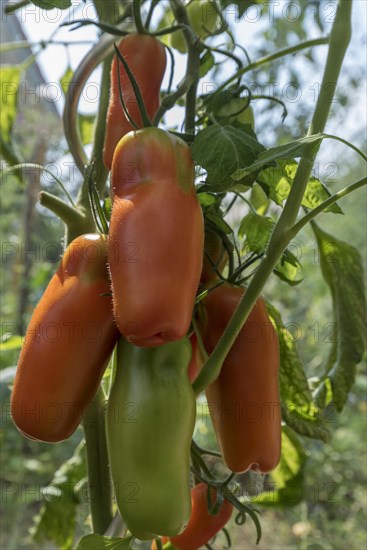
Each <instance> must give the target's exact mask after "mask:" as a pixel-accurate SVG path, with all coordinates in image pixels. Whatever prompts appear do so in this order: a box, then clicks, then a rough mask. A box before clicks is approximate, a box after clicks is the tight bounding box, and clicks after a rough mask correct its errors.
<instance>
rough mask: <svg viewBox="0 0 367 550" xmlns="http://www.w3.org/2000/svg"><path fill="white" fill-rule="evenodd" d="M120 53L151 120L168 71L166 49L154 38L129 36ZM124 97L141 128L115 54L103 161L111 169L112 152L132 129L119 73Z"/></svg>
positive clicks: (122, 69)
mask: <svg viewBox="0 0 367 550" xmlns="http://www.w3.org/2000/svg"><path fill="white" fill-rule="evenodd" d="M118 48H119V51H120V53H121V55H122V56H123V57H124V58H125V59H126V62H127V63H128V65H129V68H130V69H131V71H132V73H133V75H134V77H135V80H136V81H137V84H138V86H139V89H140V92H141V95H142V98H143V101H144V105H145V108H146V110H147V113H148V116H149V117H150V118H151V119H152V118H153V117H154V115H155V113H156V111H157V109H158V107H159V94H160V88H161V85H162V80H163V77H164V73H165V70H166V62H167V60H166V49H165V47H164V46H163V44H162V43H161V42H159V40H157V39H156V38H154V36H149V35H147V34H129V35H127V36H125V37H124V38H123V39H122V40H121V41H120V43H119V46H118ZM118 68H119V71H120V82H121V90H122V96H123V99H124V102H125V105H126V107H127V110H128V112H129V114H130V116H131V117H132V119H133V120H134V122H135V123H136V124H137V125H138V126H140V127H141V126H142V121H141V116H140V111H139V106H138V103H137V101H136V97H135V94H134V90H133V88H132V85H131V82H130V80H129V77H128V75H127V73H126V71H125V69H124V67H123V65H122V63H121V61H120V60H118V59H117V56H116V55H115V57H114V59H113V61H112V67H111V91H110V101H109V106H108V112H107V125H106V136H105V144H104V150H103V161H104V164H105V165H106V167H107V168H108V169H109V170H110V169H111V164H112V158H113V153H114V151H115V148H116V145H117V144H118V142H119V141H120V139H121V138H122V137H123V136H124V135H125V134H127V133H128V132H130V131H131V130H133V129H134V128H133V126H132V125H131V124H130V122H129V121H128V119H127V118H126V116H125V113H124V111H123V109H122V106H121V103H120V94H119V84H118V72H117V69H118Z"/></svg>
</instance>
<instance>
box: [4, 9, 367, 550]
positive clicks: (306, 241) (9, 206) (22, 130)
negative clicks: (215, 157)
mask: <svg viewBox="0 0 367 550" xmlns="http://www.w3.org/2000/svg"><path fill="white" fill-rule="evenodd" d="M356 3H358V2H356ZM2 4H3V5H2V6H1V7H2V9H4V6H5V4H6V3H4V2H2ZM294 4H296V5H297V6H298V7H299V8H300V14H299V16H298V17H297V18H296V19H294V20H290V19H289V18H288V19H287V18H285V17H282V16H279V17H275V18H273V17H269V9H270V8H269V6H271V2H270V3H269V2H261V1H260V0H258V1H257V2H256V1H250V0H237V2H233V1H231V0H221V5H222V8H223V10H225V9H228V8H236V9H237V10H238V11H237V16H238V18H239V19H240V18H241V17H243V16H244V15H245V14H246V13H248V14H250V12H249V11H247V12H246V10H250V9H252V8H254V6H256V5H260V6H261V8H262V10H263V11H262V17H261V20H260V22H259V24H258V31H257V33H256V40H254V41H253V43H251V44H245V46H246V48H247V51H248V53H249V55H250V56H251V59H257V58H259V57H261V56H263V55H267V54H268V53H269V52H272V51H275V50H277V49H280V48H283V47H286V46H287V45H291V44H294V43H296V42H298V41H301V40H305V39H307V38H310V37H314V36H318V35H320V34H323V33H324V32H326V31H327V30H328V29H329V28H330V25H329V19H328V16H330V13H329V11H328V9H331V8H332V5H333V3H330V2H328V3H327V2H324V1H323V0H314V1H306V0H298V1H297V2H295V3H294ZM328 5H330V6H331V8H330V6H329V8H328ZM16 17H17V16H16V15H12V16H11V18H10V16H8V23H7V25H8V26H7V29H5V27H6V25H5V24H3V23H2V31H7V39H6V40H7V41H10V40H13V39H19V38H22V36H19V33H20V34H21V33H22V29H21V26H20V23H19V21H18V20H16V19H15V18H16ZM229 23H230V21H229ZM11 28H13V30H14V29H15V28H16V30H17V33H18V34H17V36H16V37H15V38H14V37H13V38H11V37H10V36H11ZM9 33H10V34H9ZM4 41H5V40H4ZM241 42H242V43H243V41H241ZM363 44H365V35H364V32H363V29H362V30H361V27H360V26H359V27H357V30H356V33H355V35H354V37H353V41H352V44H351V46H350V51H349V53H348V57H347V61H346V65H345V67H344V68H343V73H342V75H343V77H342V86H340V89H339V90H338V94H337V100H336V102H335V104H334V105H333V108H332V113H331V118H330V122H329V127H330V128H331V130H330V132H333V131H334V133H338V134H339V135H343V121H344V120H348V118H349V119H350V118H353V120H355V125H354V128H353V136H352V137H351V138H350V139H352V141H353V142H354V143H355V144H356V145H357V146H360V147H361V146H363V143H364V141H365V137H366V134H365V132H366V130H365V124H364V122H365V120H364V119H363V117H362V118H359V117H358V114H357V116H356V112H359V108H360V107H361V104H359V107H358V102H359V101H360V100H361V97H363V91H364V89H365V80H364V79H363V78H361V76H363V75H364V76H365V72H364V71H365V65H364V61H363V56H360V57H357V58H356V52H360V51H361V49H362V47H363ZM323 51H325V50H323ZM21 52H23V53H21ZM28 54H29V52H28ZM7 55H8V57H7ZM25 57H26V53H25V52H24V51H21V50H16V51H12V52H10V53H7V54H2V64H19V63H22V62H24V59H25ZM323 61H324V57H323V55H322V54H320V53H319V50H318V49H314V50H307V51H305V52H302V53H300V54H298V55H297V56H295V57H292V58H291V60H289V59H287V61H286V62H285V60H284V59H281V60H278V61H276V62H274V63H272V64H270V65H265V66H262V67H261V69H258V70H256V71H255V72H253V73H251V77H250V79H251V80H250V82H249V83H248V84H249V85H251V86H252V87H253V86H254V85H255V84H256V85H257V86H260V88H261V86H262V88H261V92H262V93H266V91H265V88H266V87H269V85H270V84H271V83H272V84H273V85H274V86H275V83H279V84H277V86H278V89H281V87H282V83H285V84H287V83H292V85H293V87H294V90H296V91H297V90H301V91H303V92H305V91H308V92H309V86H310V75H312V80H311V82H312V83H313V82H314V81H317V76H316V75H319V77H320V75H321V74H322V67H323ZM216 73H217V75H220V74H221V69H220V68H215V69H214V70H213V73H212V75H213V79H214V78H215V75H216ZM40 78H42V73H41V70H40V68H39V67H38V66H37V64H36V63H33V64H32V65H31V66H30V67H28V68H27V69H26V71H25V72H23V74H22V79H23V81H24V82H26V83H28V84H29V85H31V84H32V83H34V82H35V81H38V82H40ZM319 80H320V78H319ZM41 81H42V80H41ZM274 90H276V88H274ZM311 91H312V90H311ZM254 93H255V92H254ZM312 96H313V94H312V93H308V94H307V93H303V97H302V98H300V99H299V100H298V101H294V100H293V99H292V100H289V99H287V97H284V96H283V97H282V99H283V100H284V101H285V103H286V106H287V108H288V112H289V114H288V117H287V118H286V119H285V122H284V124H282V120H281V114H282V113H281V111H282V110H281V107H280V106H279V105H277V104H276V103H272V102H267V101H264V100H258V101H256V102H255V103H254V111H255V121H256V131H257V134H258V136H259V139H260V140H261V141H262V142H263V143H264V144H265V145H269V144H272V145H273V144H275V143H278V144H280V143H285V142H287V141H290V140H291V139H292V138H297V137H299V136H301V135H303V134H304V133H305V131H306V129H307V126H308V123H309V120H310V116H311V113H312V108H313V105H314V101H313V100H312ZM292 97H293V98H294V97H295V96H292ZM36 103H37V105H36V108H35V103H34V102H33V103H32V101H28V100H27V101H26V102H25V101H23V102H22V101H19V102H18V105H17V112H16V119H15V121H14V136H13V144H14V150H16V152H17V155H19V159H20V161H21V160H22V159H26V160H27V161H30V162H38V163H40V164H42V163H47V162H53V161H57V159H59V158H60V157H62V156H63V155H64V154H65V151H66V144H65V141H64V139H63V137H62V135H63V134H62V125H61V120H60V115H59V113H58V111H57V110H56V109H50V108H49V105H48V104H47V103H46V102H44V101H43V102H42V101H41V102H36ZM330 143H332V145H330ZM2 159H3V160H4V161H7V160H8V157H7V151H6V150H4V149H2ZM330 163H331V164H330ZM329 164H330V166H329ZM325 166H326V168H325ZM334 169H335V170H334ZM315 171H316V172H317V174H316V175H317V176H318V177H320V179H325V176H328V174H330V173H332V174H333V178H329V181H328V187H329V189H330V190H331V191H336V190H337V189H341V188H342V187H344V186H345V185H347V184H348V183H351V182H354V181H356V180H357V179H359V178H361V177H363V175H364V174H365V169H364V167H363V166H362V163H361V162H360V160H359V159H358V157H356V156H355V155H354V154H353V153H351V152H350V151H348V150H346V148H343V149H342V148H341V146H340V145H339V144H335V142H329V145H325V146H323V149H322V151H321V154H320V164H319V165H317V166H316V167H315ZM323 176H324V177H323ZM334 176H335V177H334ZM64 183H66V184H68V182H64ZM74 183H75V182H74ZM41 185H42V188H46V189H47V190H49V191H50V192H55V191H56V193H57V192H58V190H57V188H56V186H55V183H54V182H51V181H50V180H46V179H45V178H44V177H43V178H41V177H40V174H39V172H37V171H35V173H34V175H33V178H32V176H31V175H29V173H27V177H26V181H22V183H20V182H19V179H18V178H17V176H16V175H6V177H5V178H3V179H2V182H1V195H2V206H1V218H0V220H1V221H0V230H1V235H2V242H3V253H2V263H1V268H0V269H1V271H0V275H1V282H2V319H1V321H2V335H1V336H2V344H1V346H2V347H1V356H0V361H1V363H0V366H1V388H0V389H1V406H2V418H1V421H2V426H1V447H2V454H1V488H2V502H1V517H2V522H1V526H2V527H1V533H0V547H1V548H4V549H15V548H17V549H20V548H29V549H32V548H39V547H40V546H43V547H44V548H49V549H51V548H58V547H63V548H71V547H72V542H71V541H72V540H73V537H74V532H73V530H74V512H76V532H75V540H76V539H77V538H78V537H79V536H80V535H82V534H87V533H88V532H89V523H88V522H89V519H88V503H87V498H86V493H85V490H84V484H85V464H84V461H83V450H82V449H80V450H78V452H77V455H76V456H75V457H74V458H73V459H72V462H71V466H70V464H69V463H67V466H62V465H63V463H64V462H65V461H66V460H68V459H70V457H72V455H73V453H74V449H75V447H76V446H77V445H78V444H79V442H80V441H81V440H82V431H81V429H78V431H77V432H76V433H75V434H74V435H73V436H72V437H71V438H70V439H69V440H68V441H65V442H63V443H60V444H58V445H53V446H52V445H48V444H42V443H37V442H32V441H29V440H28V439H26V438H24V437H22V436H21V435H20V434H19V433H18V432H17V430H16V429H15V427H14V426H13V424H12V422H11V420H10V418H9V395H10V389H9V386H10V384H11V380H12V376H13V374H14V368H15V365H16V362H17V356H18V353H19V348H20V345H21V335H22V334H24V329H25V327H26V323H27V321H28V320H29V317H30V314H31V312H32V311H33V308H34V306H35V305H36V303H37V301H38V300H39V298H40V296H41V295H42V292H43V290H44V288H45V287H46V285H47V283H48V280H49V278H50V276H51V275H52V273H53V272H54V270H55V267H56V265H57V261H58V258H59V255H60V250H61V249H60V250H58V248H57V246H58V245H59V244H60V243H61V240H62V237H63V227H62V224H61V222H59V221H58V220H57V219H56V218H55V217H53V216H52V215H51V214H49V213H48V212H47V211H46V210H45V209H43V208H41V207H40V206H39V205H37V204H36V203H37V193H38V192H39V190H40V189H41ZM69 190H70V188H69ZM71 191H73V189H72V190H71ZM74 191H75V189H74ZM342 208H343V211H344V212H345V214H346V215H345V216H332V215H325V216H323V217H322V219H321V222H320V225H321V227H323V228H324V229H325V230H327V231H328V232H329V233H330V234H332V235H334V236H336V237H337V238H341V239H342V240H344V241H346V242H348V243H351V244H353V245H354V246H356V247H357V248H358V249H359V251H360V253H361V255H362V257H363V259H364V261H365V259H366V233H365V231H364V229H365V226H364V224H365V222H364V221H363V220H364V219H365V208H366V191H365V190H359V191H358V192H357V193H354V194H352V195H349V197H347V198H346V199H344V200H343V202H342ZM49 243H55V246H52V247H50V246H48V245H49ZM22 246H24V250H23V252H24V253H23V254H22V253H21V252H22ZM4 247H5V248H4ZM37 247H38V248H37ZM296 247H297V252H298V253H299V254H300V255H301V258H300V259H301V262H302V265H303V268H304V272H305V274H306V277H305V279H304V281H303V282H302V284H301V286H299V287H298V288H292V287H290V286H288V285H287V284H286V283H283V282H281V281H279V280H278V279H277V278H275V277H273V278H272V279H271V280H270V281H269V283H268V285H267V287H266V290H265V296H266V298H267V299H268V300H269V301H270V302H271V303H273V304H274V305H275V306H276V307H277V308H278V309H279V310H280V311H281V312H282V317H283V320H284V323H285V325H286V326H288V328H289V329H290V330H291V332H292V334H293V335H294V336H295V338H296V340H297V344H298V348H299V352H300V355H301V357H302V360H303V363H304V365H305V368H306V372H307V375H308V377H311V378H312V377H313V376H318V375H319V374H320V372H319V368H320V366H321V365H322V364H323V363H324V361H325V358H326V357H327V355H328V351H329V347H330V338H329V336H330V330H332V327H330V323H329V321H330V319H331V318H332V316H331V300H330V296H329V290H328V288H327V286H326V284H325V282H324V280H323V278H322V276H321V271H320V269H319V261H318V258H317V253H316V249H315V238H314V236H313V235H312V233H311V231H309V230H308V229H305V230H304V231H302V233H301V234H300V235H299V236H297V239H296ZM32 250H33V251H34V253H29V251H32ZM4 251H5V254H4ZM27 251H28V252H27ZM37 251H39V253H37ZM293 252H294V249H293ZM366 412H367V401H366V372H365V370H364V368H363V365H360V366H359V368H358V375H357V380H356V384H355V386H354V388H353V390H352V392H351V394H350V396H349V399H348V404H347V406H346V408H345V410H344V411H343V413H342V414H341V415H340V417H339V416H337V415H336V414H334V413H332V414H330V417H329V419H328V420H329V427H330V429H331V431H332V434H333V437H332V440H331V442H330V443H329V444H324V443H322V442H319V441H313V440H310V439H307V438H302V439H301V440H302V446H303V450H304V453H305V464H304V468H303V470H302V479H300V480H298V482H297V490H299V491H300V492H299V495H298V497H299V498H298V497H297V498H295V499H294V502H291V499H289V501H288V502H286V503H284V502H283V503H282V505H281V506H269V505H268V506H264V505H261V504H259V507H260V509H262V510H263V515H262V518H261V520H262V526H263V538H262V540H261V542H260V544H259V546H258V548H259V550H270V549H274V550H279V549H294V548H297V549H301V550H303V549H304V550H306V549H307V550H312V549H313V550H316V549H324V550H329V549H330V550H345V549H346V548H348V549H349V550H362V549H365V548H366V547H367V539H366V530H365V527H366V514H367V502H366V492H365V486H366V485H365V483H366V459H367V457H366ZM198 417H199V422H198V425H197V431H196V440H197V441H198V443H199V444H201V445H202V446H204V447H207V448H213V449H214V448H215V447H216V442H215V437H214V434H213V431H212V429H211V426H210V422H209V419H208V415H207V413H206V411H205V405H204V404H203V403H201V402H199V403H198ZM68 464H69V466H70V467H69V466H68ZM58 468H61V470H60V471H59V473H58V475H57V476H56V478H54V472H55V470H57V469H58ZM70 472H72V473H71V474H70ZM73 475H76V476H77V477H76V479H74V478H73V477H72V476H73ZM251 476H252V477H251ZM73 479H74V481H76V480H77V483H74V484H73V485H72V490H71V489H70V487H71V481H72V480H73ZM52 480H54V481H52ZM238 481H239V482H240V483H241V486H243V487H244V488H246V487H247V486H248V483H250V484H251V487H254V486H257V485H259V487H260V486H262V484H263V481H264V480H259V479H257V476H254V475H252V474H251V475H249V474H245V475H244V476H238ZM267 483H268V481H267V480H265V484H264V488H265V490H266V488H267ZM50 484H51V489H52V490H51V489H50V488H49V490H43V491H42V490H41V488H44V487H47V486H49V485H50ZM68 484H69V485H68ZM268 488H269V486H268ZM70 501H72V502H73V504H74V505H75V506H74V507H73V509H72V511H71V512H70V510H71V509H70ZM51 502H54V503H55V502H56V503H57V505H56V504H54V505H53V507H50V506H49V504H50V503H51ZM35 517H36V520H35V519H34V518H35ZM232 524H233V529H232V530H231V533H232V542H233V548H235V549H236V550H245V549H246V550H247V549H252V548H254V547H255V533H254V528H253V526H252V525H251V524H250V522H248V525H246V526H241V527H239V526H234V521H233V520H232ZM224 545H225V540H224V538H223V539H222V538H221V537H218V539H217V541H216V542H215V545H214V546H215V547H218V548H221V547H223V548H224Z"/></svg>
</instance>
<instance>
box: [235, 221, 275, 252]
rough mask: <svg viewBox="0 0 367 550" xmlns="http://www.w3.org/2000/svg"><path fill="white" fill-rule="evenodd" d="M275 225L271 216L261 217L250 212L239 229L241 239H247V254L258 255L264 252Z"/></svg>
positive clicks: (245, 246) (245, 245) (245, 247)
mask: <svg viewBox="0 0 367 550" xmlns="http://www.w3.org/2000/svg"><path fill="white" fill-rule="evenodd" d="M274 225H275V223H274V221H273V219H272V218H270V217H269V216H259V215H258V214H255V213H254V212H249V213H248V214H247V215H246V216H245V217H244V218H243V219H242V221H241V224H240V227H239V229H238V235H239V237H241V238H243V237H246V240H245V243H244V247H243V248H244V250H245V251H246V252H256V253H257V254H259V253H262V252H264V251H265V249H266V247H267V245H268V242H269V239H270V235H271V233H272V231H273V228H274Z"/></svg>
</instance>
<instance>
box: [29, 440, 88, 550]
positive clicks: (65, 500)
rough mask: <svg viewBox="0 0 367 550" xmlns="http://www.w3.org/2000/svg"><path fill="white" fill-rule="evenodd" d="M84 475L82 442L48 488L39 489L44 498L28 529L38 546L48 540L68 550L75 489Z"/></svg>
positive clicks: (72, 526) (73, 531) (72, 534)
mask: <svg viewBox="0 0 367 550" xmlns="http://www.w3.org/2000/svg"><path fill="white" fill-rule="evenodd" d="M86 475H87V471H86V461H85V444H84V442H82V443H80V444H79V445H78V447H77V448H76V450H75V453H74V455H73V456H72V457H71V458H70V459H69V460H68V461H67V462H64V464H62V466H61V467H60V468H59V469H58V470H57V471H56V472H55V475H54V478H53V480H52V482H51V483H50V485H48V486H47V487H44V488H43V489H42V493H43V494H44V495H45V497H46V496H47V497H48V498H45V499H44V501H43V502H44V503H43V504H42V506H41V509H40V512H39V514H38V515H37V516H36V517H35V519H34V525H33V527H32V528H31V534H32V536H33V539H34V541H35V542H36V543H39V544H40V545H41V544H43V543H46V542H48V543H49V542H50V540H52V541H53V542H54V543H55V544H56V545H58V546H60V547H61V548H63V549H68V548H72V545H73V540H74V536H75V526H76V518H75V516H76V507H77V505H78V503H79V496H78V493H77V491H76V488H77V486H78V483H80V481H81V480H82V479H83V478H85V477H86ZM51 495H52V498H51Z"/></svg>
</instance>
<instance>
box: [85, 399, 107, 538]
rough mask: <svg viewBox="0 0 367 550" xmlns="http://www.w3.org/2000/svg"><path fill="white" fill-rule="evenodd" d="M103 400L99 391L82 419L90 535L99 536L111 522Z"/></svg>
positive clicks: (104, 400)
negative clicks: (85, 452) (90, 515)
mask: <svg viewBox="0 0 367 550" xmlns="http://www.w3.org/2000/svg"><path fill="white" fill-rule="evenodd" d="M105 406H106V396H105V394H104V392H103V390H102V388H100V389H99V390H98V392H97V394H96V396H95V397H94V399H93V401H92V402H91V403H90V405H89V406H88V409H87V411H86V414H85V416H84V419H83V428H84V435H85V441H86V450H87V468H88V479H89V499H90V508H91V514H92V524H93V532H94V533H98V534H100V535H103V534H104V532H105V531H106V530H107V529H108V526H109V525H110V524H111V522H112V519H113V514H112V498H111V479H110V474H109V469H108V454H107V441H106V430H105Z"/></svg>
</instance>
